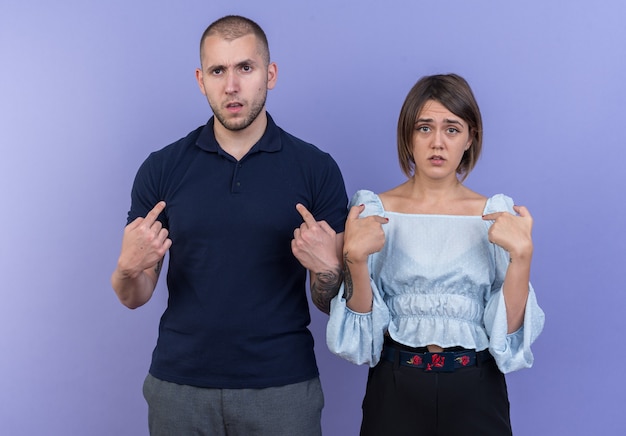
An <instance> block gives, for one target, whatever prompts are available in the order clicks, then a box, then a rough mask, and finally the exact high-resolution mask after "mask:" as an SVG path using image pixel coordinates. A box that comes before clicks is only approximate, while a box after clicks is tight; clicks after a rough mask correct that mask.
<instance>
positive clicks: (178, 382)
mask: <svg viewBox="0 0 626 436" xmlns="http://www.w3.org/2000/svg"><path fill="white" fill-rule="evenodd" d="M200 61H201V68H200V69H198V70H196V78H197V81H198V85H199V86H200V90H201V92H202V93H203V94H204V95H205V96H206V97H207V100H208V102H209V105H210V106H211V109H212V111H213V115H214V116H213V117H212V118H211V119H210V120H209V122H208V123H207V124H206V126H202V127H200V128H198V129H196V130H194V131H193V132H191V133H189V135H187V136H186V137H185V138H183V139H180V140H179V141H177V142H175V143H173V144H170V145H169V146H167V147H165V148H163V149H161V150H159V151H157V152H154V153H152V154H151V155H150V156H149V157H148V158H147V159H146V161H145V162H144V163H143V164H142V166H141V168H140V169H139V171H138V173H137V176H136V179H135V182H134V185H133V189H132V203H131V209H130V212H129V215H128V225H127V226H126V228H125V230H124V238H123V241H122V250H121V254H120V257H119V260H118V264H117V268H116V269H115V271H114V272H113V275H112V278H111V282H112V285H113V288H114V290H115V292H116V294H117V296H118V298H119V299H120V301H121V302H122V303H123V304H124V305H126V306H128V307H130V308H136V307H139V306H141V305H143V304H145V303H146V302H147V301H148V300H149V299H150V298H151V296H152V293H153V292H154V289H155V286H156V283H157V280H158V277H159V272H160V269H161V265H162V262H163V257H164V255H165V254H166V252H168V250H169V268H168V274H167V285H168V291H169V299H168V305H167V308H166V310H165V312H164V314H163V316H162V318H161V322H160V326H159V338H158V341H157V345H156V348H155V349H154V353H153V357H152V364H151V366H150V371H149V374H148V376H147V377H146V380H145V383H144V396H145V398H146V401H147V402H148V407H149V427H150V432H151V434H153V435H186V434H206V435H226V434H228V435H272V436H276V435H295V434H298V435H319V434H320V433H321V425H320V418H321V410H322V407H323V402H324V399H323V395H322V391H321V386H320V382H319V377H318V369H317V365H316V363H315V355H314V353H313V338H312V335H311V333H310V331H309V330H308V328H307V326H308V324H309V323H310V315H309V311H308V303H307V300H306V291H305V277H306V270H305V268H304V267H306V268H309V269H310V277H311V292H312V298H313V301H314V302H315V304H316V305H317V306H318V307H319V308H320V309H321V310H324V311H326V312H328V307H329V306H328V305H329V301H330V299H331V298H332V297H333V296H334V294H335V293H336V290H337V289H338V285H339V281H340V279H341V277H340V274H339V272H338V271H340V267H339V266H338V265H336V263H337V257H338V255H339V254H340V247H341V244H342V240H343V238H342V232H343V226H344V222H345V218H346V211H347V208H346V205H347V196H346V192H345V187H344V183H343V179H342V177H341V174H340V172H339V168H338V166H337V164H336V163H335V161H334V160H333V159H332V158H331V157H330V156H329V155H328V154H326V153H324V152H321V151H320V150H319V149H317V148H316V147H314V146H312V145H310V144H307V143H305V142H303V141H301V140H299V139H297V138H295V137H293V136H291V135H290V134H288V133H286V132H285V131H283V130H282V129H280V128H279V127H277V126H276V124H275V123H274V121H273V120H272V118H271V116H270V115H269V114H268V113H267V112H266V109H265V100H266V96H267V90H269V89H272V88H273V87H274V85H275V84H276V79H277V66H276V64H275V63H273V62H270V55H269V48H268V43H267V38H266V36H265V33H264V32H263V30H262V29H261V28H260V27H259V26H258V25H257V24H256V23H254V22H253V21H251V20H249V19H247V18H243V17H239V16H227V17H223V18H221V19H219V20H217V21H216V22H214V23H213V24H211V25H210V26H209V27H208V28H207V30H206V31H205V32H204V34H203V36H202V38H201V43H200ZM296 205H297V206H296ZM309 211H310V212H309ZM313 216H316V217H318V218H320V219H321V220H322V221H319V222H317V221H316V220H315V218H313ZM303 219H304V223H303ZM294 229H295V231H294ZM292 238H295V239H294V240H293V241H292ZM290 245H291V247H290ZM317 246H321V247H326V253H324V252H323V250H318V249H316V247H317ZM328 247H331V248H330V249H329V248H328ZM332 247H334V248H335V249H336V250H335V251H333V248H332ZM292 250H293V253H292ZM294 254H295V255H297V256H298V258H299V259H301V262H302V264H300V263H299V261H298V260H297V259H296V257H295V256H294ZM303 265H304V267H303Z"/></svg>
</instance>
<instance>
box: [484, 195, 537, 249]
mask: <svg viewBox="0 0 626 436" xmlns="http://www.w3.org/2000/svg"><path fill="white" fill-rule="evenodd" d="M513 209H514V210H515V212H517V213H518V215H513V214H511V213H509V212H495V213H490V214H487V215H483V219H484V220H490V221H494V223H493V225H492V226H491V227H490V228H489V241H490V242H492V243H494V244H497V245H499V246H500V247H502V248H504V249H505V250H506V251H508V252H509V254H510V255H511V257H512V258H513V257H530V256H532V252H533V240H532V228H533V217H532V216H531V215H530V212H529V211H528V209H526V207H524V206H513Z"/></svg>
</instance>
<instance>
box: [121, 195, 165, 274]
mask: <svg viewBox="0 0 626 436" xmlns="http://www.w3.org/2000/svg"><path fill="white" fill-rule="evenodd" d="M164 209H165V202H164V201H160V202H158V203H157V204H156V206H154V208H153V209H152V210H151V211H150V212H148V214H147V215H146V217H145V218H141V217H139V218H136V219H135V220H134V221H133V222H131V223H130V224H128V225H127V226H126V228H125V229H124V238H123V239H122V253H121V254H120V258H119V261H118V268H119V269H120V271H121V272H123V273H124V274H125V275H127V276H128V277H130V278H134V277H136V276H138V275H139V274H140V273H141V272H142V271H144V270H146V269H148V268H153V267H155V266H156V265H157V264H158V263H159V262H160V261H161V259H163V256H165V253H166V252H167V250H168V249H169V248H170V246H171V245H172V241H171V239H169V238H168V235H169V233H168V231H167V229H164V228H163V225H162V224H161V222H160V221H157V218H158V217H159V215H160V214H161V212H163V210H164Z"/></svg>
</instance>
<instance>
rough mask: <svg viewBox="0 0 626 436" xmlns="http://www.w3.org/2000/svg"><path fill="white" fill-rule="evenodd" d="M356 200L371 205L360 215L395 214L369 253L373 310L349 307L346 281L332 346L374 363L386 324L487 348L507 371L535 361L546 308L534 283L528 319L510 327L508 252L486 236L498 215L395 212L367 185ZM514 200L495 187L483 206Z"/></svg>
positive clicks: (415, 340) (418, 336) (333, 316)
mask: <svg viewBox="0 0 626 436" xmlns="http://www.w3.org/2000/svg"><path fill="white" fill-rule="evenodd" d="M357 204H364V205H365V210H364V211H363V212H362V214H361V217H364V216H369V215H380V216H383V217H387V218H389V222H388V223H387V224H384V225H383V229H384V232H385V245H384V247H383V249H382V250H381V251H380V252H378V253H374V254H372V255H370V256H369V259H368V264H369V270H370V277H371V280H370V281H371V286H372V291H373V296H374V302H373V307H372V311H371V312H369V313H357V312H354V311H352V310H350V309H349V308H348V307H347V306H346V301H345V299H344V298H343V292H344V288H343V285H342V287H341V289H340V290H339V294H338V295H337V296H336V297H335V298H334V299H333V300H332V302H331V313H330V319H329V322H328V326H327V331H326V340H327V344H328V347H329V348H330V350H331V351H332V352H333V353H335V354H337V355H339V356H341V357H343V358H345V359H347V360H349V361H351V362H353V363H356V364H364V363H367V364H368V365H369V366H372V367H373V366H375V365H376V364H377V363H378V361H379V360H380V353H381V350H382V346H383V339H384V334H385V333H386V332H388V334H389V335H390V336H391V337H392V338H393V339H394V340H395V341H397V342H400V343H402V344H405V345H408V346H411V347H421V346H426V345H429V344H437V345H439V346H441V347H444V348H447V347H452V346H462V347H465V348H470V349H476V350H477V351H480V350H484V349H487V348H489V351H490V352H491V354H492V355H493V356H494V358H495V360H496V363H497V365H498V368H500V371H502V372H503V373H508V372H511V371H515V370H518V369H521V368H527V367H530V366H532V363H533V354H532V352H531V350H530V345H531V344H532V343H533V341H534V340H535V339H536V338H537V336H538V335H539V333H540V332H541V330H542V329H543V324H544V313H543V311H542V310H541V308H540V307H539V306H538V304H537V300H536V297H535V292H534V290H533V288H532V285H531V284H530V283H529V290H530V293H529V295H528V301H527V304H526V312H525V315H524V323H523V325H522V327H521V328H520V329H519V330H518V331H516V332H515V333H512V334H508V333H507V319H506V308H505V303H504V296H503V293H502V283H503V281H504V275H505V273H506V269H507V266H508V264H509V255H508V253H507V252H506V251H505V250H504V249H502V248H501V247H499V246H497V245H495V244H492V243H490V242H489V240H488V236H487V232H488V230H489V227H490V226H491V225H492V224H493V222H491V221H485V220H483V219H482V217H480V216H458V215H420V214H405V213H397V212H389V211H386V210H384V208H383V205H382V203H381V201H380V198H379V197H378V195H376V194H374V193H373V192H371V191H366V190H362V191H358V192H357V193H356V194H355V195H354V196H353V198H352V200H351V202H350V205H351V206H353V205H357ZM513 204H514V203H513V200H512V199H511V198H510V197H507V196H505V195H503V194H498V195H494V196H493V197H491V198H489V199H488V200H487V203H486V205H485V210H484V214H488V213H492V212H500V211H508V212H511V213H515V212H514V211H513Z"/></svg>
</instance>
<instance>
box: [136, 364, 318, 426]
mask: <svg viewBox="0 0 626 436" xmlns="http://www.w3.org/2000/svg"><path fill="white" fill-rule="evenodd" d="M143 394H144V397H145V399H146V402H147V403H148V425H149V429H150V435H151V436H188V435H189V436H190V435H198V436H200V435H207V436H209V435H210V436H294V435H298V436H320V435H321V434H322V429H321V417H322V408H323V407H324V395H323V393H322V386H321V383H320V380H319V378H314V379H312V380H308V381H305V382H301V383H295V384H291V385H286V386H279V387H272V388H265V389H206V388H198V387H194V386H186V385H178V384H176V383H170V382H166V381H163V380H159V379H157V378H155V377H153V376H151V375H150V374H148V376H147V377H146V380H145V381H144V385H143Z"/></svg>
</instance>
